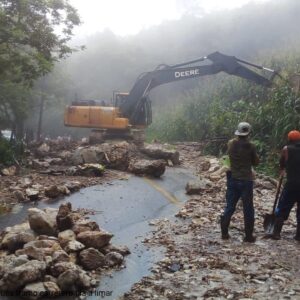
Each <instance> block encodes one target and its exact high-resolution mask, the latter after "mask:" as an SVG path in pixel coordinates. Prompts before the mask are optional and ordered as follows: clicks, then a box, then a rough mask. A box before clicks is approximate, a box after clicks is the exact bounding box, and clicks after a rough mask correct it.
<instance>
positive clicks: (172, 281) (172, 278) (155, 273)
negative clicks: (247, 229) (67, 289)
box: [0, 143, 300, 300]
mask: <svg viewBox="0 0 300 300" xmlns="http://www.w3.org/2000/svg"><path fill="white" fill-rule="evenodd" d="M123 146H124V144H123V145H122V146H121V148H122V149H123V150H124V147H123ZM72 147H73V146H72ZM76 147H77V148H78V145H77V146H76ZM126 147H127V146H126ZM126 147H125V148H126ZM130 147H131V146H130ZM150 148H151V147H150ZM165 148H167V149H171V150H170V151H171V154H172V155H170V156H168V157H167V158H166V157H164V158H163V160H164V161H165V165H166V166H167V165H169V166H170V168H172V166H173V165H174V163H173V162H174V161H175V160H176V159H177V153H179V162H180V167H182V168H185V169H189V170H192V171H193V172H194V174H195V175H196V176H197V177H198V180H197V181H196V182H190V183H189V184H188V185H187V192H188V193H190V194H191V195H190V196H189V199H188V200H187V201H186V202H185V203H184V204H183V205H182V207H180V208H178V211H177V212H176V213H174V215H173V216H171V217H170V218H164V219H160V220H159V219H158V220H155V221H153V220H151V221H150V222H149V225H151V226H152V228H153V231H152V233H151V234H150V235H149V236H147V237H146V238H145V239H144V241H143V243H144V245H145V246H147V247H149V248H152V247H157V246H159V247H161V246H162V247H164V248H165V249H166V252H165V257H164V258H163V259H162V260H161V261H160V262H158V263H157V264H155V265H154V266H153V268H152V270H151V275H149V276H146V277H144V278H143V279H142V280H141V281H140V282H138V283H136V284H135V285H134V286H133V287H132V288H131V290H130V291H129V292H127V293H126V294H125V295H124V296H122V297H121V299H124V300H125V299H130V300H137V299H178V300H179V299H197V300H198V299H299V298H300V288H299V283H300V276H299V275H300V271H299V265H300V255H299V254H300V243H299V242H296V241H295V240H294V239H293V236H294V234H295V230H296V228H295V225H296V223H295V214H294V211H293V212H292V213H291V216H290V218H289V220H288V221H287V222H286V223H285V225H284V227H283V232H282V239H281V240H279V241H273V240H270V239H265V238H264V232H263V224H262V222H263V217H264V214H266V213H269V212H270V211H271V208H272V204H273V200H274V197H275V190H276V180H274V179H272V178H269V177H265V176H262V175H260V174H257V176H256V184H255V189H254V203H255V210H256V223H255V234H256V236H257V241H256V243H254V244H249V243H244V242H243V236H244V233H243V227H244V225H243V214H242V206H241V205H238V207H237V211H236V213H235V214H234V216H233V218H232V222H231V226H230V235H231V238H230V239H229V240H228V241H223V240H221V238H220V235H221V234H220V228H219V227H220V226H219V217H220V214H221V213H222V210H223V208H224V204H225V186H226V176H225V171H226V168H225V167H224V166H223V165H222V163H221V162H220V161H219V160H218V159H216V158H214V157H208V156H203V155H202V153H201V149H202V145H201V144H198V143H181V144H176V145H172V146H170V145H167V146H165ZM85 149H89V147H85ZM41 150H44V151H46V152H48V151H49V150H47V149H41ZM113 150H114V151H111V152H105V151H103V150H101V151H102V152H104V154H101V153H102V152H101V151H100V150H95V151H94V150H93V151H92V152H90V151H89V150H88V152H84V153H83V152H80V156H79V157H80V158H86V159H87V162H90V161H89V160H90V159H92V158H93V157H96V158H97V159H99V153H100V154H101V155H100V156H101V157H103V158H104V160H106V162H110V163H113V164H114V163H115V162H117V163H115V164H114V166H118V159H115V157H117V158H118V157H120V162H121V164H124V163H125V164H126V166H127V167H126V168H125V170H122V171H120V168H117V170H116V169H114V170H111V169H110V168H106V169H105V171H104V172H103V174H101V176H99V177H94V176H70V175H67V174H66V173H65V172H63V174H61V173H59V172H57V170H59V169H60V170H61V169H63V170H65V169H66V167H65V166H63V167H62V165H63V163H60V164H59V167H57V168H56V169H55V168H52V167H51V161H48V163H49V165H50V166H48V165H47V164H46V166H45V165H44V166H43V164H40V163H37V164H36V165H38V168H39V169H33V168H31V167H30V168H27V169H25V171H24V170H23V171H22V172H19V174H18V175H11V176H2V177H1V181H0V185H1V187H0V188H1V190H0V191H1V192H0V193H1V194H0V196H1V199H2V201H4V199H5V203H6V202H8V203H11V202H17V201H20V199H18V198H17V194H16V193H14V192H15V190H20V191H21V192H22V193H24V195H25V198H26V199H25V200H26V201H31V200H30V199H28V198H29V196H26V189H28V188H31V189H37V188H38V187H39V186H42V187H43V188H40V190H39V191H40V192H39V200H43V199H46V198H47V196H46V194H45V190H47V187H49V186H53V185H56V186H66V187H67V188H68V189H69V190H71V188H69V187H71V185H70V182H73V184H74V182H76V184H75V186H76V188H75V189H74V191H75V190H78V189H80V188H81V187H85V186H90V185H95V184H101V183H104V182H108V181H111V180H113V179H116V178H124V177H125V178H126V176H128V173H127V172H128V171H130V168H129V166H130V164H131V163H134V162H135V161H136V160H139V162H140V160H143V159H145V156H144V155H143V154H142V153H140V152H139V153H138V152H135V150H134V151H133V150H132V148H131V150H130V151H129V152H127V151H125V152H124V151H123V150H120V148H118V147H117V148H116V149H115V148H113ZM67 151H70V148H68V147H66V149H55V151H54V152H55V153H56V154H55V155H54V156H55V157H56V156H57V154H61V153H63V155H62V156H61V155H60V158H62V161H63V162H65V161H66V158H64V157H67V160H69V159H70V156H69V153H67ZM84 151H86V150H84ZM77 152H78V151H77ZM112 153H115V154H116V155H115V156H111V154H112ZM175 153H176V155H175V156H174V154H175ZM34 155H36V154H34ZM108 155H110V157H108ZM42 156H43V155H42ZM47 156H49V155H48V154H47ZM124 156H125V158H126V159H125V160H124ZM77 157H78V156H77ZM174 157H175V158H174ZM32 159H35V156H33V157H31V160H32ZM39 161H42V162H44V161H45V158H39ZM46 162H47V161H46ZM81 163H85V161H81ZM91 163H94V162H93V161H92V162H91ZM166 168H168V166H167V167H166ZM121 169H122V167H121ZM49 170H50V171H49ZM53 170H54V171H53ZM45 171H46V172H45ZM24 172H25V173H24ZM53 172H54V174H55V175H51V174H53ZM55 172H56V173H55ZM24 178H28V180H27V179H26V180H25V179H24ZM182 180H186V181H188V179H187V178H185V177H184V176H183V177H182ZM29 183H30V184H29ZM186 183H188V182H186ZM28 184H29V185H28ZM68 185H69V187H68ZM190 187H192V188H191V189H190V190H189V188H190ZM60 190H61V191H65V189H60ZM189 191H190V192H189ZM195 193H196V194H195ZM48 195H49V194H48ZM60 196H61V197H63V194H62V195H60Z"/></svg>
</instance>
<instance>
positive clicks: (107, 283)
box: [0, 168, 195, 300]
mask: <svg viewBox="0 0 300 300" xmlns="http://www.w3.org/2000/svg"><path fill="white" fill-rule="evenodd" d="M194 178H195V176H194V175H193V174H192V173H191V172H190V171H188V170H185V169H181V168H170V169H167V171H166V173H165V174H164V175H163V176H162V177H161V178H160V179H148V178H142V177H135V176H132V177H130V178H129V179H128V180H116V181H113V182H110V183H106V184H103V185H97V186H93V187H89V188H85V189H82V190H81V191H80V192H78V193H75V194H72V195H71V196H69V197H66V198H64V199H62V200H56V201H48V202H39V203H38V204H37V207H38V208H43V207H58V206H59V205H60V204H61V203H63V202H65V201H69V202H71V203H72V206H73V208H74V209H76V208H85V209H91V210H95V211H97V213H96V214H95V215H91V216H90V218H91V219H92V220H94V221H96V222H97V223H98V224H99V225H100V227H102V228H104V229H105V230H107V231H110V232H112V233H113V234H114V237H113V239H112V243H113V244H115V245H127V246H128V247H129V249H130V251H131V254H130V255H129V256H127V257H126V258H125V265H126V268H124V269H123V270H121V271H117V272H114V273H113V275H112V277H110V276H106V277H103V278H102V279H101V283H100V286H99V287H97V291H112V295H111V296H110V297H105V298H104V299H107V300H108V299H116V298H117V297H118V296H120V295H122V294H123V293H124V292H126V291H128V290H129V289H130V287H131V286H132V285H133V284H134V283H135V282H138V281H139V280H140V279H141V278H142V277H143V276H145V275H147V274H149V269H150V268H151V266H152V265H153V264H154V263H155V262H156V261H158V260H159V259H160V258H161V256H162V254H163V250H162V249H148V248H146V247H145V246H144V245H143V243H142V240H143V239H144V238H145V237H146V236H147V233H148V232H149V231H151V229H152V228H151V227H150V226H149V225H148V222H149V221H150V220H153V219H158V218H164V217H172V216H173V215H174V214H175V213H176V212H177V211H178V210H179V207H180V206H181V205H182V203H183V202H184V201H185V200H186V199H187V197H186V195H185V185H186V183H187V181H189V180H192V179H194ZM29 207H31V205H25V206H23V207H20V206H19V207H18V206H17V207H16V208H15V213H10V214H7V215H4V216H1V217H0V229H1V230H2V229H4V228H5V227H7V226H11V225H15V224H17V223H21V222H22V221H24V219H25V218H26V215H27V208H29ZM2 299H5V298H2ZM10 299H11V298H10ZM88 299H90V300H92V299H102V297H101V296H99V294H98V295H96V294H94V295H93V296H89V297H88Z"/></svg>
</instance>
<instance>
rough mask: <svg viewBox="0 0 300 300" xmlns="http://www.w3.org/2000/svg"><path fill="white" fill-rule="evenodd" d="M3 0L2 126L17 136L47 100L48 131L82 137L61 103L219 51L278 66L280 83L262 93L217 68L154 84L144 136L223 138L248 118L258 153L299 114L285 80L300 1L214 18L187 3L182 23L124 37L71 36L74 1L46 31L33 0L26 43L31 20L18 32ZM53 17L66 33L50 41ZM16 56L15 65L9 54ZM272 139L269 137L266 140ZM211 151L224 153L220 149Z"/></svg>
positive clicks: (33, 125) (299, 55)
mask: <svg viewBox="0 0 300 300" xmlns="http://www.w3.org/2000/svg"><path fill="white" fill-rule="evenodd" d="M28 1H29V0H28ZM1 3H2V6H1V9H2V10H1V20H2V23H3V25H4V26H3V28H6V29H7V30H6V31H5V30H2V37H1V47H0V51H2V52H0V56H1V60H0V63H1V64H2V66H3V68H2V71H1V72H0V76H1V78H0V79H1V80H2V81H1V84H2V86H1V91H0V125H1V128H2V129H5V128H13V127H15V126H16V124H17V123H18V124H17V125H18V126H17V127H19V132H20V134H19V135H20V136H21V135H22V134H23V133H25V132H26V131H27V132H33V133H34V135H35V136H36V135H37V127H38V120H39V115H40V112H41V104H43V105H42V106H43V122H42V127H41V133H42V134H43V135H44V136H50V137H56V136H58V135H66V134H68V135H69V134H71V135H72V136H73V137H75V138H78V137H83V136H86V135H88V133H89V130H88V129H83V128H67V127H65V126H64V124H63V112H64V107H65V106H66V105H68V104H70V103H71V102H72V101H73V100H79V99H97V100H104V101H105V102H106V103H107V104H109V103H111V98H112V95H113V92H114V91H121V92H129V91H130V89H131V88H132V86H133V84H134V82H135V80H136V78H137V77H138V76H139V74H141V73H143V72H146V71H152V70H154V69H155V68H156V66H158V65H159V64H169V65H172V64H178V63H181V62H185V61H188V60H193V59H197V58H199V57H202V56H206V55H208V54H210V53H212V52H215V51H219V52H221V53H224V54H227V55H233V56H236V57H238V58H241V59H244V60H248V61H250V62H253V63H255V64H260V65H265V66H267V67H271V68H274V69H276V70H280V73H281V74H282V76H283V77H284V78H285V80H281V81H280V80H277V82H276V85H274V87H273V88H271V89H266V88H262V87H260V86H257V85H255V84H253V83H250V82H247V81H246V80H242V79H240V78H236V77H234V76H230V75H227V74H217V75H211V76H204V77H201V78H198V79H189V80H183V81H180V82H176V83H170V84H165V85H162V86H159V87H157V88H155V89H153V90H152V91H151V93H150V99H151V100H152V103H153V123H152V125H151V126H150V128H149V129H148V131H147V136H148V139H153V138H158V139H160V140H162V141H175V140H197V141H198V140H206V139H209V138H211V137H215V136H223V137H226V138H229V137H230V136H231V134H232V127H234V126H235V124H236V122H238V121H240V120H242V119H243V120H248V121H249V122H252V123H253V126H254V129H255V130H256V131H255V132H256V136H255V137H254V138H255V139H256V140H257V142H258V143H259V147H260V148H261V149H262V151H264V152H266V151H267V148H268V147H271V148H272V149H274V151H277V150H276V149H278V148H279V147H280V144H281V143H282V142H283V140H282V137H283V136H284V135H285V133H286V131H287V130H288V129H289V128H292V127H298V125H299V114H298V113H296V112H295V103H296V102H297V101H296V100H297V98H298V95H297V94H296V93H295V91H294V90H292V89H291V86H290V85H289V84H288V81H289V77H290V75H291V74H294V73H298V72H299V63H300V51H299V45H300V37H299V33H298V32H299V28H300V19H299V13H300V2H299V1H296V0H282V1H280V0H278V1H268V2H265V3H264V4H255V3H251V4H248V5H245V6H243V7H241V8H238V9H234V10H227V11H218V12H214V13H210V14H203V12H202V11H201V10H199V9H196V8H195V7H194V6H189V7H187V9H186V13H185V15H183V16H182V18H181V19H179V20H173V21H164V22H163V23H162V24H160V25H157V26H153V27H151V28H148V29H145V30H142V31H141V32H139V33H138V34H136V35H130V36H124V37H121V36H118V35H116V34H114V33H113V32H111V31H110V30H104V31H102V32H98V33H95V34H92V35H90V36H80V37H79V36H75V37H73V39H72V41H71V42H69V41H70V37H71V36H72V30H73V28H74V26H77V25H79V24H80V20H79V18H78V15H77V14H76V12H75V11H74V9H73V8H72V7H71V6H68V5H67V6H59V5H58V4H59V3H62V2H61V1H58V2H55V3H56V4H57V5H58V6H57V7H56V6H54V7H48V8H47V9H48V10H49V12H52V13H53V16H54V17H53V18H52V19H50V21H49V20H48V21H49V22H50V23H47V22H48V21H47V20H44V22H45V23H44V27H42V26H38V24H39V22H37V23H34V21H35V20H36V19H35V18H37V20H38V18H39V9H41V7H40V6H38V5H37V3H38V2H36V1H35V0H30V1H29V2H28V3H32V4H34V5H33V6H32V7H33V8H34V9H33V11H32V12H31V15H30V14H29V16H31V17H32V22H31V24H32V26H36V27H35V28H36V31H35V35H30V34H28V39H26V34H25V35H24V33H22V34H21V32H22V28H23V27H22V26H25V27H24V28H25V29H26V28H29V27H28V25H26V24H27V23H26V22H27V19H26V18H25V19H23V20H22V19H20V20H22V21H23V23H22V22H21V23H20V24H21V25H20V26H21V27H20V28H19V27H17V26H16V27H15V28H14V27H13V25H12V24H13V23H9V20H10V19H9V18H8V19H7V18H5V17H4V16H5V13H8V15H9V14H11V15H13V14H14V11H13V10H8V11H7V12H5V10H6V9H7V7H9V5H12V4H13V3H14V2H13V1H8V0H7V1H1ZM26 3H27V2H26ZM53 3H54V2H53ZM195 3H196V2H195ZM35 5H36V6H35ZM12 7H13V6H12ZM16 9H17V8H16ZM61 9H65V10H66V11H67V12H68V13H67V14H66V19H55V18H57V14H56V12H59V11H60V10H61ZM58 20H61V22H62V23H61V24H62V25H63V24H64V26H66V27H65V31H62V33H63V34H65V37H63V36H61V37H60V39H57V40H55V39H54V35H53V34H54V33H55V31H52V29H51V28H52V27H53V26H56V25H57V24H56V23H57V22H59V21H58ZM55 21H56V23H55ZM5 22H6V23H5ZM51 22H52V23H51ZM35 24H36V25H35ZM5 26H6V27H5ZM26 26H27V27H26ZM51 26H52V27H51ZM24 28H23V29H24ZM47 30H48V31H47ZM26 32H30V31H26V30H25V33H26ZM9 33H10V34H11V38H12V39H14V40H15V42H19V43H21V44H22V42H23V43H24V41H29V42H30V43H31V44H30V45H31V46H29V47H31V48H28V49H36V50H37V52H35V50H34V51H33V52H32V53H31V54H32V55H31V56H30V55H29V56H26V55H22V53H26V51H25V52H24V48H22V47H21V48H15V47H11V48H10V49H13V51H11V52H8V53H9V55H8V56H5V55H7V53H6V52H5V51H7V48H6V46H5V45H7V44H5V37H6V38H7V37H8V36H9ZM47 34H48V35H47ZM43 35H44V36H45V37H48V38H49V40H48V42H47V39H44V40H43V39H41V37H42V36H43ZM51 38H52V40H51ZM41 41H44V43H43V42H41ZM38 42H39V43H38ZM81 46H84V49H83V48H81ZM20 49H21V50H22V49H23V50H22V51H23V52H22V51H21V50H20ZM57 50H59V51H58V52H57ZM74 50H76V51H74ZM71 52H72V54H71ZM68 54H71V55H68ZM14 55H15V56H14ZM66 56H68V57H67V58H66V59H63V60H62V58H63V57H66ZM7 57H8V58H11V59H10V60H9V59H7ZM16 57H19V66H20V67H17V66H18V64H17V60H14V59H13V58H16ZM203 64H209V61H205V62H203ZM5 66H6V67H5ZM16 71H17V72H16ZM24 121H25V126H23V125H24V124H23V123H24ZM275 124H277V125H276V126H275ZM275 129H276V132H275V131H274V130H275ZM270 137H273V139H270V140H268V138H270ZM274 137H276V138H275V139H274ZM270 144H272V146H270ZM213 151H220V147H217V148H215V150H214V149H213ZM267 159H268V158H267V157H266V160H267Z"/></svg>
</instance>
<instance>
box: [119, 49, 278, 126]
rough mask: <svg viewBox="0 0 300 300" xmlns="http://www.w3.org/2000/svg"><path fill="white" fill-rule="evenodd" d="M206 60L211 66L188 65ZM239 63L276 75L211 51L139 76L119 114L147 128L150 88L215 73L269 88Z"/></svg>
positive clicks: (133, 123)
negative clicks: (200, 56)
mask: <svg viewBox="0 0 300 300" xmlns="http://www.w3.org/2000/svg"><path fill="white" fill-rule="evenodd" d="M206 59H209V60H210V61H211V62H212V63H211V64H209V65H200V66H191V65H192V64H196V63H198V62H201V61H204V60H206ZM241 63H242V64H246V65H250V66H251V67H254V68H257V69H261V70H266V71H268V72H271V73H272V74H273V76H274V75H276V71H274V70H271V69H268V68H265V67H262V66H258V65H255V64H252V63H249V62H246V61H243V60H240V59H237V58H236V57H234V56H228V55H224V54H221V53H220V52H214V53H212V54H209V55H208V56H207V57H202V58H199V59H197V60H193V61H188V62H185V63H182V64H177V65H173V66H168V65H159V66H158V67H157V68H156V69H155V70H154V71H152V72H147V73H143V74H141V75H140V76H139V77H138V79H137V80H136V82H135V84H134V86H133V87H132V89H131V91H130V92H129V95H128V96H127V98H126V101H124V102H123V103H122V104H121V106H120V110H121V113H122V115H123V116H124V117H126V118H128V119H129V121H130V124H132V125H149V124H150V123H151V122H152V112H151V103H150V100H149V98H148V94H149V92H150V91H151V89H153V88H155V87H157V86H159V85H162V84H165V83H169V82H174V81H178V80H184V79H189V78H197V77H201V76H205V75H212V74H217V73H219V72H225V73H227V74H230V75H235V76H238V77H241V78H244V79H247V80H250V81H253V82H255V83H257V84H260V85H263V86H266V87H270V86H271V80H269V79H267V78H265V77H263V76H262V75H260V74H258V73H256V72H254V71H252V70H251V69H249V68H247V67H245V66H244V65H242V64H241Z"/></svg>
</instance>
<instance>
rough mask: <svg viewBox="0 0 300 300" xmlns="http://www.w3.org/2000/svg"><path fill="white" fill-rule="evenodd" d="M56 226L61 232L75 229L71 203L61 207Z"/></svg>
mask: <svg viewBox="0 0 300 300" xmlns="http://www.w3.org/2000/svg"><path fill="white" fill-rule="evenodd" d="M56 224H57V228H58V230H59V231H63V230H67V229H71V228H72V227H73V225H74V219H73V217H72V205H71V203H70V202H67V203H64V204H61V205H60V207H59V209H58V213H57V216H56Z"/></svg>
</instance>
